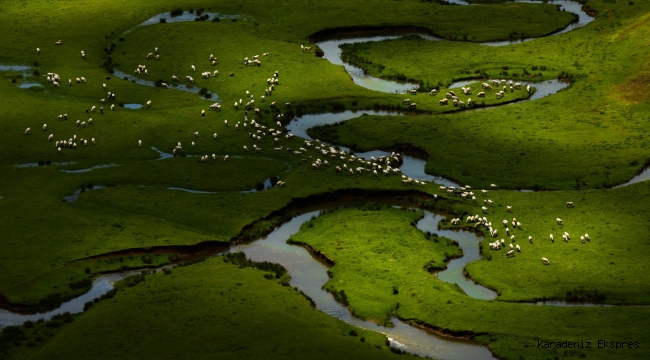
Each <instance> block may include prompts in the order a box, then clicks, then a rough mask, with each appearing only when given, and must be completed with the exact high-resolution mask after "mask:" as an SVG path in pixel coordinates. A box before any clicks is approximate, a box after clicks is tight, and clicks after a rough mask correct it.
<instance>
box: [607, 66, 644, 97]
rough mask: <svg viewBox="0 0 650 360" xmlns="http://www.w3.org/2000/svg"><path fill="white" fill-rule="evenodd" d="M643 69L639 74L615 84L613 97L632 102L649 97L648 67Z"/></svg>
mask: <svg viewBox="0 0 650 360" xmlns="http://www.w3.org/2000/svg"><path fill="white" fill-rule="evenodd" d="M644 62H645V60H644ZM646 68H647V66H646ZM644 70H645V71H643V72H641V74H639V75H634V76H632V77H630V78H629V79H628V80H626V81H625V82H624V83H623V84H621V85H619V86H617V87H616V92H615V94H614V97H616V98H617V99H619V100H621V101H623V102H626V103H632V104H636V103H639V102H641V101H645V100H648V99H650V69H644Z"/></svg>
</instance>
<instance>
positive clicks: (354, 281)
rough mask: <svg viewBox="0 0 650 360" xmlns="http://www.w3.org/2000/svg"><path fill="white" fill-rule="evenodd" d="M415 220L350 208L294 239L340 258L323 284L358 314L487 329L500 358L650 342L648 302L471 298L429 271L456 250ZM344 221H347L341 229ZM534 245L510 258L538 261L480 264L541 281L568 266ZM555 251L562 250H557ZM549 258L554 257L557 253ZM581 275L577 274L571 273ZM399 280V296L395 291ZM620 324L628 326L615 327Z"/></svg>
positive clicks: (498, 273)
mask: <svg viewBox="0 0 650 360" xmlns="http://www.w3.org/2000/svg"><path fill="white" fill-rule="evenodd" d="M574 210H575V209H574ZM417 218H418V214H417V213H412V212H407V211H403V210H398V209H392V208H383V209H382V210H380V211H365V210H362V209H358V208H346V209H341V210H337V211H334V212H332V213H329V214H327V215H324V216H321V217H319V218H318V219H316V220H313V221H312V223H313V226H312V225H310V223H307V224H304V225H303V226H302V227H301V230H300V232H299V233H298V234H296V235H294V236H293V237H292V240H294V241H296V242H300V243H305V244H308V245H310V246H311V247H313V248H314V249H316V250H318V251H320V252H322V253H323V254H324V255H325V256H327V257H328V258H330V259H332V260H333V261H334V262H335V265H334V266H333V267H332V269H331V270H330V274H331V280H330V281H329V282H328V283H327V284H326V285H325V287H326V288H327V289H329V290H330V291H333V292H338V293H340V292H341V291H343V290H344V291H345V294H346V295H347V301H348V302H349V306H350V309H351V310H352V311H354V313H355V314H357V315H358V316H360V317H362V318H368V319H373V320H375V321H378V322H380V323H385V322H386V321H388V319H389V317H390V316H391V315H392V314H393V313H395V314H396V315H397V316H399V317H400V318H403V319H409V320H417V321H418V322H422V323H425V324H429V325H433V326H435V327H438V328H443V329H450V330H454V331H459V332H462V331H463V330H469V331H472V332H473V333H474V334H482V335H481V336H480V337H479V339H482V341H485V342H487V343H489V345H490V348H491V350H492V351H493V353H494V354H495V355H496V356H498V357H500V358H513V359H516V358H518V357H519V356H523V357H524V358H526V359H528V358H531V359H545V358H547V357H548V356H553V355H554V354H553V353H552V352H551V351H548V350H543V349H538V348H537V346H536V344H537V339H557V340H556V341H558V340H562V341H563V340H566V339H585V340H587V339H590V338H592V339H596V338H597V339H601V338H624V339H635V340H634V341H640V342H641V343H643V342H645V341H647V339H646V335H644V334H642V333H639V332H635V331H633V330H632V329H634V328H635V327H636V326H642V325H641V324H642V323H643V322H644V320H641V319H640V318H639V317H643V315H641V314H643V313H645V312H647V311H648V309H647V308H633V307H613V308H603V307H596V308H593V307H592V308H589V307H568V308H567V307H555V306H533V305H521V304H513V303H506V302H501V301H484V300H476V299H472V298H469V297H467V296H466V295H464V294H462V293H460V292H458V291H456V290H455V289H454V287H453V286H451V285H450V284H447V283H443V282H442V281H440V280H438V278H436V277H435V276H433V275H431V274H429V273H428V272H427V271H426V270H425V265H426V264H427V262H428V261H430V260H431V259H437V260H440V259H444V258H445V257H447V255H452V254H454V253H453V252H452V251H449V250H448V246H447V245H445V244H446V243H445V242H444V238H439V242H438V243H435V242H434V241H433V240H427V239H425V235H424V234H423V233H422V232H420V231H419V230H417V229H415V228H414V227H413V226H412V225H410V223H411V222H412V221H413V220H414V219H417ZM341 223H345V224H347V225H348V226H344V227H341V226H340V225H339V224H341ZM433 239H436V238H433ZM574 241H575V240H574ZM592 242H594V240H592ZM556 245H557V243H556ZM591 245H592V244H590V245H586V246H591ZM540 246H541V245H540ZM528 248H529V246H524V250H523V251H522V254H521V255H520V254H517V256H515V258H513V259H508V261H510V262H518V264H522V263H523V262H526V263H530V264H534V265H535V266H532V265H531V266H525V265H519V266H517V267H515V266H512V265H507V266H503V265H501V264H499V265H496V264H497V263H495V260H496V259H495V258H496V255H495V257H494V258H493V260H492V261H491V262H488V261H486V260H482V261H479V262H478V263H479V264H481V263H485V266H484V267H481V269H483V268H485V267H490V268H495V269H497V270H495V271H493V272H491V273H490V275H491V277H490V278H491V279H495V278H496V279H509V278H511V277H517V276H519V275H518V274H517V273H521V274H522V275H523V274H526V275H527V276H529V277H531V278H532V277H534V278H537V279H539V278H540V277H542V278H543V277H544V276H546V275H548V274H549V273H555V272H556V267H561V266H563V265H557V266H556V265H552V266H550V267H547V268H546V269H544V266H543V265H542V263H541V261H540V260H539V257H538V256H534V260H533V259H531V257H529V256H528V255H526V256H524V254H526V251H528V250H526V249H528ZM530 251H533V250H530ZM503 253H504V252H503V251H502V252H501V253H499V254H500V255H499V257H503V258H504V259H505V256H503ZM557 256H560V254H559V252H558V255H557ZM549 258H551V259H553V257H552V256H551V255H549ZM391 260H392V261H391ZM552 261H553V260H552ZM499 263H501V262H499ZM552 264H555V261H553V262H552ZM533 269H534V270H533ZM540 273H541V274H540ZM637 273H638V272H637ZM582 275H583V274H577V273H573V274H571V275H570V276H571V277H579V276H582ZM553 276H554V277H555V274H554V275H553ZM542 281H543V280H542ZM556 281H557V280H556ZM563 281H565V279H564V277H563ZM615 281H616V280H614V279H611V280H610V282H615ZM545 285H546V284H545ZM394 286H395V287H396V288H397V289H398V294H395V293H394V292H393V287H394ZM642 286H643V285H640V287H642ZM398 304H399V305H398ZM621 322H624V323H625V324H626V326H617V325H616V324H620V323H621ZM594 347H595V346H594ZM645 352H646V350H644V349H641V348H639V349H633V350H632V351H630V352H627V353H626V354H625V355H623V356H621V354H618V353H615V352H614V351H608V350H605V349H591V350H587V349H580V350H575V351H574V352H573V353H572V355H571V351H568V352H566V351H565V352H564V356H580V357H583V356H587V358H592V357H595V358H606V357H609V356H612V357H617V358H618V357H619V356H621V357H627V356H641V357H643V356H646V355H644V354H645ZM632 353H634V354H632Z"/></svg>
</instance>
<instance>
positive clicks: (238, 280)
mask: <svg viewBox="0 0 650 360" xmlns="http://www.w3.org/2000/svg"><path fill="white" fill-rule="evenodd" d="M265 274H268V273H265V272H263V271H261V270H255V269H251V268H240V267H238V266H236V265H234V264H230V263H227V262H224V261H223V258H222V257H217V258H213V259H210V260H208V261H205V262H201V263H197V264H195V265H192V266H188V267H180V268H175V269H173V270H172V273H171V274H170V275H165V274H163V273H159V274H156V275H149V276H146V278H145V281H144V282H141V283H140V284H138V285H137V286H134V287H125V288H122V289H120V290H118V291H117V294H116V295H115V297H113V298H111V299H106V300H103V301H101V302H99V303H98V304H95V305H94V306H93V307H92V308H90V309H89V310H88V311H87V312H85V313H83V314H82V315H76V316H74V321H72V322H70V323H67V324H59V326H60V327H58V328H52V327H47V326H42V324H36V325H37V326H35V327H34V328H31V329H24V330H25V331H26V336H25V337H26V339H24V340H23V341H22V342H19V343H20V346H15V345H14V344H10V345H9V346H8V347H9V349H8V355H9V356H8V357H7V358H9V359H12V358H14V359H18V358H20V359H29V358H34V359H38V358H44V357H45V358H48V359H90V358H92V359H102V358H113V357H120V358H133V359H141V358H150V357H155V358H170V357H174V358H202V357H215V356H217V357H219V358H224V359H225V358H238V357H241V356H243V357H246V358H260V357H264V358H284V359H286V358H295V357H308V358H323V359H325V358H328V359H329V358H331V357H333V356H336V357H340V356H343V357H352V356H353V357H362V358H373V359H374V358H377V359H384V358H392V357H394V356H395V355H394V354H392V353H391V352H390V351H388V349H387V347H386V345H385V344H384V342H385V336H383V335H381V334H378V333H375V332H372V331H367V330H362V329H357V328H354V327H352V326H350V325H348V324H345V323H344V322H342V321H340V320H337V319H334V318H332V317H330V316H329V315H327V314H325V313H322V312H320V311H319V310H316V309H314V308H312V307H310V304H309V302H308V300H307V299H305V298H304V297H303V296H302V295H301V294H299V293H298V292H297V291H295V290H294V289H293V288H291V287H284V286H281V285H280V284H279V280H268V279H266V278H265V277H264V275H265ZM352 330H354V331H355V334H356V335H355V336H352V335H350V332H351V331H352ZM37 337H38V338H39V339H40V341H38V340H36V341H35V340H34V339H36V338H37ZM161 338H164V339H166V340H165V341H164V342H161V341H160V339H161ZM136 339H137V340H136ZM134 340H135V341H134ZM360 340H363V341H360ZM26 345H29V346H26Z"/></svg>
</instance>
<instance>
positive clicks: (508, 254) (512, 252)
mask: <svg viewBox="0 0 650 360" xmlns="http://www.w3.org/2000/svg"><path fill="white" fill-rule="evenodd" d="M514 255H515V251H514V250H510V251H508V253H507V254H506V257H510V256H514Z"/></svg>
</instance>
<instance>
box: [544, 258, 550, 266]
mask: <svg viewBox="0 0 650 360" xmlns="http://www.w3.org/2000/svg"><path fill="white" fill-rule="evenodd" d="M542 264H544V265H550V264H551V263H550V262H549V261H548V259H547V258H545V257H543V258H542Z"/></svg>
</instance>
